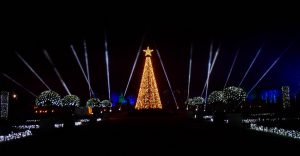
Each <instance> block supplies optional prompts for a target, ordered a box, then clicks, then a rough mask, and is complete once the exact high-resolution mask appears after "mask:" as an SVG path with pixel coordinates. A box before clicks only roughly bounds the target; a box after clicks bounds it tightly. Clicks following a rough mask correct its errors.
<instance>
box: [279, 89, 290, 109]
mask: <svg viewBox="0 0 300 156" xmlns="http://www.w3.org/2000/svg"><path fill="white" fill-rule="evenodd" d="M281 91H282V104H283V109H287V108H289V107H290V87H289V86H282V87H281Z"/></svg>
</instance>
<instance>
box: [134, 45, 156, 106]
mask: <svg viewBox="0 0 300 156" xmlns="http://www.w3.org/2000/svg"><path fill="white" fill-rule="evenodd" d="M143 51H144V52H145V56H146V60H145V65H144V70H143V75H142V80H141V84H140V89H139V93H138V98H137V102H136V105H135V109H137V110H140V109H162V104H161V100H160V96H159V92H158V87H157V84H156V80H155V75H154V71H153V66H152V62H151V52H153V50H151V49H150V48H149V47H147V49H146V50H143Z"/></svg>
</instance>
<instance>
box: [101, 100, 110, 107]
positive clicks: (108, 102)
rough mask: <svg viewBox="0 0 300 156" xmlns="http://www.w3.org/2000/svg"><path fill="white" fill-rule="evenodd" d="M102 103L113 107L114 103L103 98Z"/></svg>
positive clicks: (104, 105) (103, 105)
mask: <svg viewBox="0 0 300 156" xmlns="http://www.w3.org/2000/svg"><path fill="white" fill-rule="evenodd" d="M101 104H102V107H111V106H112V103H111V102H110V101H109V100H103V101H102V102H101Z"/></svg>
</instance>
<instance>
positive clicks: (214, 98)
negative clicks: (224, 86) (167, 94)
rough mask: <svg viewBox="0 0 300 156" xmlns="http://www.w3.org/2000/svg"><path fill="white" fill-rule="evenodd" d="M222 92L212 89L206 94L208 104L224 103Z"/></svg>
mask: <svg viewBox="0 0 300 156" xmlns="http://www.w3.org/2000/svg"><path fill="white" fill-rule="evenodd" d="M224 102H225V99H224V92H223V91H213V92H212V93H210V95H209V96H208V104H213V103H224Z"/></svg>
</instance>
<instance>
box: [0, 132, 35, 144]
mask: <svg viewBox="0 0 300 156" xmlns="http://www.w3.org/2000/svg"><path fill="white" fill-rule="evenodd" d="M31 135H32V133H31V131H30V130H26V131H24V132H17V133H15V132H11V133H9V134H8V135H0V143H1V142H7V141H12V140H16V139H21V138H25V137H28V136H31Z"/></svg>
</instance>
